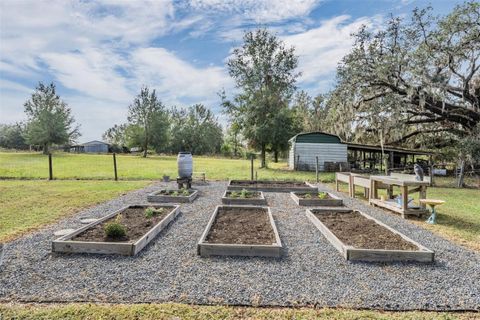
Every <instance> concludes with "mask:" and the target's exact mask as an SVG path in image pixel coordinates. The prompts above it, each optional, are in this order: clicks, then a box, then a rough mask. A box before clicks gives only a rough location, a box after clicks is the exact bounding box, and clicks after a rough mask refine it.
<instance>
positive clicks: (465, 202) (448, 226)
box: [330, 183, 480, 251]
mask: <svg viewBox="0 0 480 320" xmlns="http://www.w3.org/2000/svg"><path fill="white" fill-rule="evenodd" d="M330 186H331V187H332V188H335V185H334V184H333V183H331V184H330ZM340 186H341V188H340V190H341V191H343V192H347V186H346V185H345V184H341V185H340ZM381 191H384V192H383V194H386V192H385V190H380V192H379V194H382V192H381ZM356 195H357V197H358V198H360V199H363V200H366V199H364V198H363V190H362V188H357V192H356ZM415 196H418V194H415V195H414V198H415ZM479 196H480V191H479V190H478V189H477V190H475V189H452V188H438V187H435V188H428V189H427V197H428V198H434V199H442V200H445V201H446V203H445V204H444V205H442V206H438V207H437V224H435V225H431V224H428V223H425V219H426V218H425V217H423V218H421V219H416V218H413V217H409V218H408V219H410V220H413V221H415V222H416V223H417V224H419V225H420V226H421V227H423V228H426V229H429V230H432V231H433V232H435V233H438V234H440V235H441V236H443V237H445V238H447V239H450V240H452V241H454V242H456V243H459V244H462V245H464V246H466V247H468V248H471V249H474V250H477V251H480V197H479Z"/></svg>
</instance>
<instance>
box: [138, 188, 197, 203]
mask: <svg viewBox="0 0 480 320" xmlns="http://www.w3.org/2000/svg"><path fill="white" fill-rule="evenodd" d="M197 196H198V190H193V189H183V190H167V189H162V190H160V191H155V192H152V193H150V194H149V195H148V196H147V200H148V202H164V203H165V202H169V203H188V202H193V200H195V199H196V198H197Z"/></svg>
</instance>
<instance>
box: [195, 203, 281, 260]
mask: <svg viewBox="0 0 480 320" xmlns="http://www.w3.org/2000/svg"><path fill="white" fill-rule="evenodd" d="M281 249H282V243H281V241H280V237H279V235H278V231H277V227H276V226H275V221H274V220H273V216H272V213H271V211H270V208H268V207H258V206H217V207H216V209H215V211H214V213H213V215H212V217H211V218H210V221H209V222H208V225H207V227H206V228H205V231H204V232H203V234H202V237H201V238H200V241H199V242H198V244H197V252H198V254H199V255H200V256H202V257H209V256H212V255H221V256H262V257H277V258H278V257H280V256H281Z"/></svg>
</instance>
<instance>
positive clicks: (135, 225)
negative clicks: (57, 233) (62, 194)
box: [52, 205, 179, 255]
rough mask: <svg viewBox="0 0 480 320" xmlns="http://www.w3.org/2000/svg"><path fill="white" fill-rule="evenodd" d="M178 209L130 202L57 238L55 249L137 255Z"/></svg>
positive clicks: (173, 216) (175, 214) (176, 213)
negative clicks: (129, 204) (130, 204)
mask: <svg viewBox="0 0 480 320" xmlns="http://www.w3.org/2000/svg"><path fill="white" fill-rule="evenodd" d="M178 213H179V206H174V205H162V206H159V205H155V206H148V205H133V206H127V207H124V208H122V209H120V210H117V211H115V212H113V213H110V214H108V215H107V216H105V217H103V218H101V219H99V220H97V221H95V222H93V223H91V224H89V225H86V226H84V227H82V228H79V229H77V230H75V231H74V232H72V233H70V234H68V235H65V236H63V237H60V238H59V239H57V240H54V241H53V242H52V251H54V252H85V253H103V254H122V255H135V254H137V253H138V252H139V251H140V250H142V249H143V248H144V247H145V246H146V245H147V244H148V243H149V242H150V241H151V240H152V239H153V238H155V236H156V235H157V234H158V233H159V232H160V231H161V230H162V229H163V228H165V227H166V226H167V225H168V224H169V223H170V222H171V221H172V220H173V219H175V217H176V216H177V215H178Z"/></svg>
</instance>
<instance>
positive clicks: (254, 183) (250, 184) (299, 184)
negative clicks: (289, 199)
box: [230, 180, 308, 188]
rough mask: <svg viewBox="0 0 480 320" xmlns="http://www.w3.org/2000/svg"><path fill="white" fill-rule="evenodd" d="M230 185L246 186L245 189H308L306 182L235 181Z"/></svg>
mask: <svg viewBox="0 0 480 320" xmlns="http://www.w3.org/2000/svg"><path fill="white" fill-rule="evenodd" d="M230 185H232V186H245V187H273V188H282V187H308V185H307V184H306V183H304V182H295V181H261V180H259V181H235V180H233V181H232V182H231V183H230Z"/></svg>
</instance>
